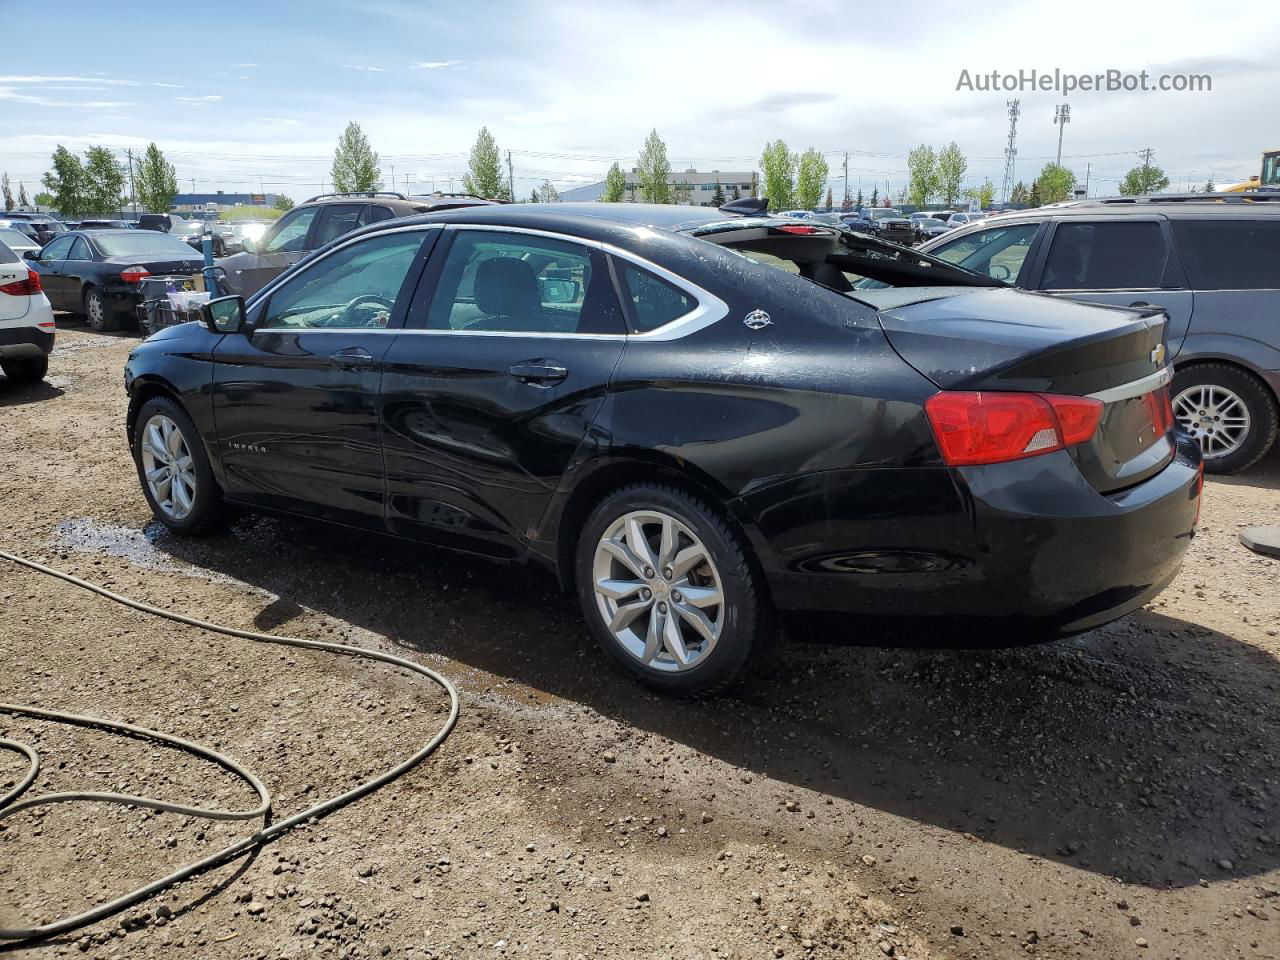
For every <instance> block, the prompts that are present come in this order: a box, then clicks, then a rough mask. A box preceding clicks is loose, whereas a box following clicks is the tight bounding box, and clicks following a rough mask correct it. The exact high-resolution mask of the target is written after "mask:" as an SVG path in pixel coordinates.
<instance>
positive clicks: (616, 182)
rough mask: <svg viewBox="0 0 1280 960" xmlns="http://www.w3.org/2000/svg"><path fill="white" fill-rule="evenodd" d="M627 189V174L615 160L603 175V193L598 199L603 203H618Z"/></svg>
mask: <svg viewBox="0 0 1280 960" xmlns="http://www.w3.org/2000/svg"><path fill="white" fill-rule="evenodd" d="M626 189H627V175H626V174H625V173H623V172H622V168H621V167H620V166H618V164H617V163H616V162H615V163H614V164H613V166H611V167H610V168H609V172H608V173H606V174H605V175H604V193H603V194H602V195H601V196H600V199H601V200H603V201H604V202H605V203H619V202H620V201H621V200H622V195H623V193H625V192H626Z"/></svg>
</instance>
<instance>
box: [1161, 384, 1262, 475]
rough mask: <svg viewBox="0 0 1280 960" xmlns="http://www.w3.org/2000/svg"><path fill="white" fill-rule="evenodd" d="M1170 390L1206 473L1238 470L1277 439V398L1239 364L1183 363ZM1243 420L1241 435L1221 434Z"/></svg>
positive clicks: (1259, 456)
mask: <svg viewBox="0 0 1280 960" xmlns="http://www.w3.org/2000/svg"><path fill="white" fill-rule="evenodd" d="M1171 393H1172V395H1173V412H1174V416H1175V417H1176V418H1177V421H1178V424H1179V426H1181V427H1182V428H1183V429H1185V430H1188V431H1190V432H1191V434H1192V435H1193V436H1194V437H1195V438H1196V440H1197V441H1199V443H1200V449H1201V452H1202V453H1203V454H1204V469H1205V472H1206V473H1220V474H1226V473H1238V472H1239V471H1241V470H1244V469H1246V468H1248V467H1251V466H1253V464H1255V463H1257V462H1258V461H1259V460H1260V459H1262V457H1263V455H1265V454H1266V452H1267V451H1268V450H1270V449H1271V445H1272V444H1273V443H1274V442H1275V439H1276V431H1277V419H1278V418H1277V413H1276V401H1275V398H1274V397H1273V396H1272V395H1271V392H1270V391H1269V390H1268V389H1267V387H1266V385H1264V384H1263V383H1262V381H1260V380H1259V379H1258V378H1257V377H1255V376H1253V374H1251V373H1249V372H1247V371H1245V370H1242V369H1240V368H1239V367H1237V366H1233V365H1232V364H1229V363H1196V364H1192V365H1190V366H1187V367H1183V368H1182V369H1181V370H1179V371H1178V372H1177V373H1175V374H1174V377H1173V386H1172V388H1171ZM1201 414H1204V416H1201ZM1243 421H1247V423H1243V427H1242V429H1243V433H1242V434H1241V435H1239V436H1232V435H1230V434H1224V432H1223V431H1224V429H1227V430H1229V429H1231V428H1232V427H1233V426H1235V425H1236V424H1240V423H1242V422H1243ZM1224 437H1226V438H1227V439H1226V440H1224Z"/></svg>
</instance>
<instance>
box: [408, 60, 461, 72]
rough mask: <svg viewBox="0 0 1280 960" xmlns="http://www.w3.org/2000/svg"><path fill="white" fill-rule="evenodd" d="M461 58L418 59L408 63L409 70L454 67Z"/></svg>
mask: <svg viewBox="0 0 1280 960" xmlns="http://www.w3.org/2000/svg"><path fill="white" fill-rule="evenodd" d="M460 63H462V61H461V60H418V61H416V62H414V63H412V64H410V65H409V69H410V70H443V69H444V68H445V67H456V66H457V65H458V64H460Z"/></svg>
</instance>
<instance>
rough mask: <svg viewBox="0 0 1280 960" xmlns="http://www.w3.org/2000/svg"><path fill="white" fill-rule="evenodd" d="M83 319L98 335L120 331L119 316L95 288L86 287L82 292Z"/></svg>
mask: <svg viewBox="0 0 1280 960" xmlns="http://www.w3.org/2000/svg"><path fill="white" fill-rule="evenodd" d="M84 318H85V320H87V321H88V323H89V326H91V327H93V329H94V330H97V331H98V332H99V333H111V332H112V331H113V330H119V329H120V315H119V314H118V313H116V311H115V309H114V308H113V307H112V306H111V305H110V304H109V303H108V302H107V298H106V297H104V296H103V295H102V291H101V290H99V289H98V288H97V287H88V288H86V290H85V292H84Z"/></svg>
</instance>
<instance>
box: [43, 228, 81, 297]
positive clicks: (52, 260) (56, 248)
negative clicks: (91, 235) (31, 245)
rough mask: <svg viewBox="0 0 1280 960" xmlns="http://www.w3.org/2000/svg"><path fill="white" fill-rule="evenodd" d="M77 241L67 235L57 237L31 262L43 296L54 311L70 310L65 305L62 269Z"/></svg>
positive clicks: (64, 284)
mask: <svg viewBox="0 0 1280 960" xmlns="http://www.w3.org/2000/svg"><path fill="white" fill-rule="evenodd" d="M77 239H78V238H77V237H74V236H69V235H68V236H61V237H57V238H56V239H54V240H52V241H50V242H49V244H48V246H46V247H45V248H44V249H43V250H41V251H40V256H39V257H38V258H37V259H35V260H33V261H31V263H32V264H33V266H34V267H35V271H36V273H38V274H40V285H41V286H42V287H43V288H44V292H45V296H46V297H48V298H49V304H50V305H51V306H52V307H53V309H55V310H68V309H72V308H71V307H69V306H68V305H67V303H66V296H67V294H66V282H65V278H64V267H65V265H66V259H67V255H68V254H69V253H71V245H72V244H73V243H75V242H76V240H77Z"/></svg>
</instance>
